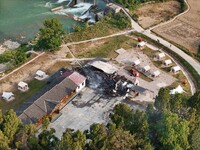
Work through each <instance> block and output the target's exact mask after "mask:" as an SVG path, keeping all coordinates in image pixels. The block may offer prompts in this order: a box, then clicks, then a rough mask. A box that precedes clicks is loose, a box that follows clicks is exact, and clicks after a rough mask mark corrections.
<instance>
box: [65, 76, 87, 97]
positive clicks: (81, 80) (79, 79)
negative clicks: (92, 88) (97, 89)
mask: <svg viewBox="0 0 200 150" xmlns="http://www.w3.org/2000/svg"><path fill="white" fill-rule="evenodd" d="M68 78H69V79H70V80H72V81H73V82H74V83H75V84H76V86H77V87H76V92H77V93H78V92H80V91H81V90H82V89H83V88H84V87H85V81H86V78H85V77H84V76H82V75H81V74H79V73H78V72H73V73H72V74H71V75H69V76H68Z"/></svg>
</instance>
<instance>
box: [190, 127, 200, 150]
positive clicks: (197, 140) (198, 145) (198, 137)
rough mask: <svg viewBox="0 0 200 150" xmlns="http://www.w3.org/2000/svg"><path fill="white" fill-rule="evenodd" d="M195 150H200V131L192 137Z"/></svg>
mask: <svg viewBox="0 0 200 150" xmlns="http://www.w3.org/2000/svg"><path fill="white" fill-rule="evenodd" d="M191 147H192V149H193V150H200V130H196V131H195V132H194V133H193V135H192V145H191Z"/></svg>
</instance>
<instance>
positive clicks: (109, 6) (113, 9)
mask: <svg viewBox="0 0 200 150" xmlns="http://www.w3.org/2000/svg"><path fill="white" fill-rule="evenodd" d="M106 6H107V9H108V10H109V11H111V12H112V13H114V14H116V13H119V12H120V11H121V7H120V6H118V5H116V4H113V3H108V4H107V5H106Z"/></svg>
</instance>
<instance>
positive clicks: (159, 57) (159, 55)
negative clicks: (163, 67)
mask: <svg viewBox="0 0 200 150" xmlns="http://www.w3.org/2000/svg"><path fill="white" fill-rule="evenodd" d="M156 58H157V59H158V60H161V59H163V58H165V53H158V54H156Z"/></svg>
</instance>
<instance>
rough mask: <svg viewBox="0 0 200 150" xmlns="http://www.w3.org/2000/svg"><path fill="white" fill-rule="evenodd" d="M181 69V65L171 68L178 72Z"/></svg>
mask: <svg viewBox="0 0 200 150" xmlns="http://www.w3.org/2000/svg"><path fill="white" fill-rule="evenodd" d="M180 70H181V68H180V67H179V66H174V67H172V68H171V71H172V72H173V73H177V72H179V71H180Z"/></svg>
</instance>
